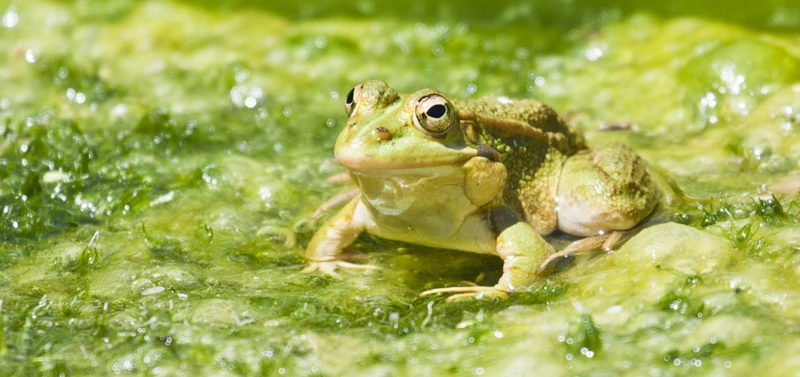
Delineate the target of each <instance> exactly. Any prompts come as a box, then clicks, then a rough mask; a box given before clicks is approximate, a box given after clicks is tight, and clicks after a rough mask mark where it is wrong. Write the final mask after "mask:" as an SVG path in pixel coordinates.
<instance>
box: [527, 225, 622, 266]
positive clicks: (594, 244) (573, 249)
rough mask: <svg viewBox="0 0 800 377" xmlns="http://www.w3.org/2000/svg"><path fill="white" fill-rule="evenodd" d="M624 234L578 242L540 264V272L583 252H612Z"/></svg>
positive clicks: (595, 237) (584, 239) (613, 233)
mask: <svg viewBox="0 0 800 377" xmlns="http://www.w3.org/2000/svg"><path fill="white" fill-rule="evenodd" d="M623 234H624V233H623V232H617V231H614V232H610V233H606V234H603V235H600V236H594V237H587V238H583V239H580V240H577V241H575V242H573V243H571V244H569V245H568V246H567V247H565V248H564V249H562V250H560V251H559V252H557V253H554V254H551V255H550V256H548V257H547V259H545V260H544V261H543V262H542V263H541V264H539V271H542V270H546V269H549V268H552V267H553V266H555V264H556V263H557V262H558V261H559V260H560V259H562V258H567V257H570V256H573V255H578V254H580V253H583V252H587V251H591V250H597V249H600V250H603V251H605V252H610V251H611V249H612V248H613V247H614V245H616V244H617V243H618V242H619V241H620V240H621V239H622V236H623Z"/></svg>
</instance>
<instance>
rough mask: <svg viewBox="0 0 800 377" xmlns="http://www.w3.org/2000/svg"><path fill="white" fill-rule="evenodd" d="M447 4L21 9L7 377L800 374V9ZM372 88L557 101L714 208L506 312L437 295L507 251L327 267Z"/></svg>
mask: <svg viewBox="0 0 800 377" xmlns="http://www.w3.org/2000/svg"><path fill="white" fill-rule="evenodd" d="M428 3H429V2H416V1H412V2H410V3H407V4H403V6H400V7H398V6H397V5H396V4H395V3H391V4H389V3H385V4H384V3H381V4H373V6H370V4H371V3H368V2H361V3H360V4H361V5H358V4H356V5H352V4H349V3H348V4H342V3H341V2H335V3H330V2H323V3H315V4H314V5H311V4H310V3H308V4H307V3H300V2H296V3H286V4H284V5H278V4H269V3H264V2H256V1H247V0H241V1H233V2H229V3H226V4H221V5H220V4H218V3H217V2H168V1H149V2H132V1H124V0H123V1H109V2H102V4H100V3H98V2H90V1H76V2H64V1H62V2H47V1H38V0H37V1H24V2H23V1H16V2H15V1H5V2H0V12H2V17H3V18H2V19H0V20H2V28H0V48H2V50H3V51H6V53H5V54H0V80H2V82H3V85H2V87H3V89H2V90H0V211H1V212H0V240H2V244H0V371H2V372H4V373H3V374H4V375H10V376H28V375H53V376H59V375H65V376H72V375H75V376H83V375H111V374H126V375H141V376H156V375H169V376H181V375H215V376H235V375H344V374H347V375H426V374H427V375H470V374H472V375H480V374H484V375H503V374H508V375H643V374H650V375H662V376H667V375H684V374H700V375H734V374H736V375H750V374H754V373H756V372H758V373H761V372H763V371H764V370H767V371H769V374H770V375H784V374H790V373H791V372H792V371H793V370H796V368H797V365H796V363H797V362H796V361H795V358H794V355H795V354H796V352H797V350H798V349H800V343H798V342H797V340H796V333H797V332H798V331H799V330H800V306H798V302H800V297H799V296H798V293H797V292H800V285H799V284H800V283H799V282H800V276H798V273H799V272H800V258H798V257H797V239H798V237H800V230H799V229H800V227H798V225H797V220H798V216H799V215H800V202H799V201H798V197H797V193H798V190H800V184H798V182H800V179H799V178H798V176H800V175H799V174H798V166H797V161H800V148H798V147H797V146H798V145H800V139H798V133H797V131H798V129H797V127H798V126H797V124H798V122H797V116H798V115H797V114H798V112H799V111H800V89H799V88H800V86H799V85H798V84H800V83H798V74H800V73H798V68H797V67H798V66H797V62H798V59H800V49H798V47H797V43H796V41H797V38H798V33H800V31H798V30H800V29H799V28H800V16H798V13H797V11H796V9H794V8H793V7H791V6H790V5H791V3H790V2H788V1H779V0H775V1H770V2H767V4H764V5H763V6H759V7H748V6H740V7H731V9H730V12H722V13H720V12H717V11H711V9H717V8H718V7H716V8H715V7H713V6H711V5H707V4H698V5H691V4H689V3H685V4H683V3H677V4H673V5H672V6H666V5H659V4H653V3H652V2H625V3H624V4H623V3H620V4H605V3H602V2H595V1H577V2H567V1H560V2H515V3H514V4H511V2H509V3H508V4H506V3H503V2H499V3H481V4H476V6H475V7H474V8H470V7H459V6H455V5H452V4H448V3H442V4H439V5H436V7H435V8H430V7H427V6H426V4H428ZM379 5H380V6H379ZM498 5H505V7H503V8H502V9H497V8H500V7H499V6H498ZM740 5H741V4H740ZM384 6H385V7H384ZM726 6H727V5H726ZM752 8H757V9H752ZM745 16H747V17H745ZM726 67H727V68H726ZM728 68H729V69H728ZM371 78H379V79H383V80H386V81H388V82H389V83H390V84H391V85H393V86H394V87H395V88H397V89H398V90H401V91H408V90H416V89H418V88H420V87H437V88H439V89H441V90H443V91H444V92H446V93H448V94H451V95H454V96H462V97H476V96H480V95H486V94H498V95H499V94H502V95H508V96H518V97H535V98H537V99H539V100H541V101H543V102H545V103H548V104H551V105H553V106H554V107H555V108H556V109H557V110H558V111H559V112H560V113H562V114H563V115H565V117H567V118H568V119H569V120H570V121H572V122H573V123H575V124H576V125H577V126H579V127H580V128H582V129H583V130H584V131H585V132H586V134H587V139H588V141H589V142H590V143H591V144H592V145H598V144H602V143H607V142H612V141H622V142H626V143H628V144H630V145H632V146H633V147H634V148H635V149H636V150H637V151H639V152H640V153H642V154H643V155H644V156H645V157H646V158H647V159H648V160H649V161H651V162H652V163H654V164H657V165H659V166H660V167H662V168H664V170H665V171H668V172H669V173H670V175H671V177H672V178H673V179H674V180H675V181H676V182H677V183H678V184H679V185H680V186H681V187H682V188H683V189H684V190H685V191H686V193H687V194H688V196H689V198H687V199H686V200H685V201H684V203H683V204H682V205H681V206H680V207H678V208H676V209H675V211H674V212H671V213H668V214H667V215H666V216H668V218H667V219H668V220H671V221H672V222H674V223H668V224H660V225H655V226H652V227H649V228H647V229H645V230H644V231H642V232H641V233H640V234H639V235H637V236H635V237H634V238H632V239H631V240H630V241H629V242H628V243H626V244H625V245H624V246H623V247H622V248H621V249H620V250H618V251H616V252H615V253H614V254H611V255H587V256H582V257H579V258H577V259H576V260H574V261H571V262H568V263H565V264H564V265H563V266H560V267H559V272H558V273H557V274H554V275H553V276H551V277H550V278H549V279H547V280H544V281H542V282H541V283H539V284H536V285H535V286H533V287H530V288H529V289H527V290H525V291H523V292H519V293H516V294H514V295H512V296H511V297H510V298H509V299H508V300H504V301H492V300H479V301H462V302H454V303H445V302H444V301H443V299H442V298H440V297H427V298H421V297H418V293H419V292H421V291H422V290H424V289H429V288H434V287H441V286H447V285H453V284H458V283H459V282H461V281H465V280H466V281H474V280H475V279H476V278H478V277H479V276H483V277H485V278H484V279H485V281H484V283H491V282H493V281H495V280H497V279H498V278H499V275H500V272H501V262H500V261H499V260H498V259H497V258H495V257H491V256H481V255H469V254H463V253H453V252H449V251H447V250H435V249H429V248H422V247H418V246H414V245H408V244H403V243H396V242H389V241H386V240H381V239H377V238H374V237H370V236H363V237H361V238H360V239H359V241H358V242H357V244H356V245H355V247H354V248H355V249H356V250H359V251H360V252H361V253H360V254H355V255H354V256H353V257H354V258H355V259H356V260H368V261H369V262H370V263H373V264H377V265H378V266H381V267H383V269H382V270H381V271H378V272H374V273H368V274H360V273H359V274H356V273H352V274H349V273H345V274H344V277H345V279H344V280H341V281H340V280H334V279H331V278H328V277H323V276H320V275H316V274H303V273H301V272H300V270H301V269H302V266H303V259H302V255H303V248H304V246H305V245H306V243H307V242H308V240H309V238H310V237H311V235H312V234H313V231H314V230H315V229H316V228H317V227H318V226H319V220H317V221H314V220H310V219H309V215H310V213H312V212H313V210H314V209H315V208H316V207H317V206H318V205H319V204H321V203H322V202H324V200H325V199H326V198H328V197H329V196H330V195H332V194H334V193H335V192H337V191H338V190H340V189H341V187H339V186H337V185H335V184H329V183H326V182H325V179H326V177H328V176H330V175H332V174H335V173H338V172H341V171H342V170H341V168H339V167H337V166H336V164H335V163H333V162H332V161H331V150H332V147H333V142H334V140H335V136H336V134H337V133H338V130H339V129H340V128H341V127H342V125H343V123H344V119H343V117H344V116H343V111H342V102H343V99H342V96H343V95H344V93H346V92H347V90H349V88H350V87H352V86H353V85H355V84H356V83H358V82H360V81H363V80H366V79H371ZM731 79H733V81H731ZM737 80H738V81H737ZM734 84H735V85H739V86H738V87H737V88H736V89H738V91H737V93H731V92H732V89H733V88H732V85H734ZM722 88H724V90H723V91H724V93H723V92H722V91H721V89H722ZM708 93H713V94H714V101H710V100H709V99H708V98H709V97H708ZM712 103H714V105H713V106H712ZM712 117H716V118H713V119H714V122H711V120H712ZM620 123H626V124H630V125H633V126H635V127H634V130H632V131H625V132H604V131H600V130H599V129H600V127H599V126H600V125H602V124H620ZM675 223H680V224H684V225H678V224H675Z"/></svg>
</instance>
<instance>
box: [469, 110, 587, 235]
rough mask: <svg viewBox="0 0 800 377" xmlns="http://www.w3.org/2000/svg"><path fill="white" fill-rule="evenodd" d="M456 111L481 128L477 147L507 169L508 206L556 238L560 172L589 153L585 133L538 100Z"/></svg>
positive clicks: (505, 195) (505, 197)
mask: <svg viewBox="0 0 800 377" xmlns="http://www.w3.org/2000/svg"><path fill="white" fill-rule="evenodd" d="M456 106H457V108H458V109H459V118H460V119H473V120H474V121H475V123H476V124H477V125H478V129H479V136H478V137H477V139H478V140H476V142H477V143H480V144H484V145H487V146H490V147H492V148H493V149H494V150H496V151H497V152H498V154H499V155H500V160H501V161H502V162H503V164H504V165H505V166H506V170H507V171H508V181H507V182H506V187H505V191H504V201H505V204H506V205H508V206H509V207H510V208H512V209H514V210H515V211H516V212H517V213H518V214H519V215H520V216H522V217H523V218H524V219H525V221H526V222H528V223H529V224H530V225H531V226H533V228H534V229H536V231H537V232H539V233H540V234H547V233H550V232H552V231H553V230H554V229H555V228H556V225H557V214H556V195H557V190H558V181H559V177H560V173H561V166H562V165H563V163H564V161H565V160H566V158H567V157H569V156H571V155H573V154H575V153H577V152H578V151H581V150H584V149H586V148H587V147H586V144H585V142H584V139H583V135H582V134H581V132H580V131H579V130H578V129H576V128H575V127H572V126H570V125H568V124H566V123H565V122H564V121H563V120H562V119H561V117H559V116H558V114H557V113H556V112H555V111H554V110H553V109H552V108H550V107H549V106H547V105H544V104H542V103H540V102H538V101H535V100H530V99H523V100H520V99H514V100H512V99H508V98H505V97H483V98H479V99H476V100H471V101H458V102H457V103H456Z"/></svg>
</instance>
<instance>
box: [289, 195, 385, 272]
mask: <svg viewBox="0 0 800 377" xmlns="http://www.w3.org/2000/svg"><path fill="white" fill-rule="evenodd" d="M370 219H371V217H370V215H369V212H368V211H367V209H366V208H365V207H364V204H363V203H362V202H361V196H358V197H356V198H354V199H353V200H351V201H350V202H349V203H347V205H345V207H344V208H342V209H341V210H340V211H339V213H337V214H336V215H335V216H334V217H332V218H331V219H330V220H328V222H326V223H325V225H323V226H322V228H320V229H319V230H317V232H316V233H315V234H314V237H313V238H312V239H311V242H310V243H309V244H308V248H307V249H306V261H308V267H306V268H305V269H304V270H303V272H312V271H320V272H322V273H325V274H328V275H330V276H333V277H335V278H339V275H338V274H337V273H336V270H337V269H338V268H349V269H375V268H377V267H375V266H371V265H361V264H353V263H348V262H345V261H343V260H341V259H340V258H341V256H342V252H343V251H344V248H345V247H347V246H348V245H350V244H352V243H353V242H354V241H355V240H356V238H358V235H359V234H361V232H363V231H364V228H365V227H366V224H367V223H368V222H369V221H370Z"/></svg>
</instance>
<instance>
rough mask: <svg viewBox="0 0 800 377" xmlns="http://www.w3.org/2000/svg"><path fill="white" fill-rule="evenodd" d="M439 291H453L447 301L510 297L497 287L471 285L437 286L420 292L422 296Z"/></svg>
mask: <svg viewBox="0 0 800 377" xmlns="http://www.w3.org/2000/svg"><path fill="white" fill-rule="evenodd" d="M439 293H453V295H452V296H450V297H448V298H447V300H445V301H447V302H453V301H455V300H460V299H464V298H476V299H479V300H480V299H484V298H492V297H499V298H506V297H508V292H506V291H504V290H502V289H498V288H496V287H483V286H478V285H475V286H469V287H446V288H435V289H429V290H427V291H425V292H422V293H420V296H430V295H435V294H439Z"/></svg>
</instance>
